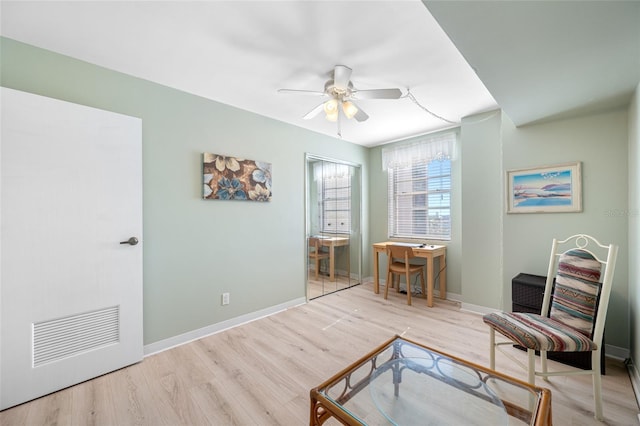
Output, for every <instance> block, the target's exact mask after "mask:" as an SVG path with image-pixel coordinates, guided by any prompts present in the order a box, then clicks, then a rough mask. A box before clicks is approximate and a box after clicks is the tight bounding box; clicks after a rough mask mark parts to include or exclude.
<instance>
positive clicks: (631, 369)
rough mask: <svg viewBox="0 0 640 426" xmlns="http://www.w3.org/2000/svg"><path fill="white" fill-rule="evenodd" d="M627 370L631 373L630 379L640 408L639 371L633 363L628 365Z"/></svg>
mask: <svg viewBox="0 0 640 426" xmlns="http://www.w3.org/2000/svg"><path fill="white" fill-rule="evenodd" d="M627 370H628V372H629V379H631V387H632V388H633V394H634V395H635V397H636V403H637V404H638V406H640V375H639V374H638V370H637V369H636V367H635V364H634V363H633V362H630V363H629V364H628V365H627ZM638 418H639V419H640V414H638Z"/></svg>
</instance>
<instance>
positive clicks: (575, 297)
mask: <svg viewBox="0 0 640 426" xmlns="http://www.w3.org/2000/svg"><path fill="white" fill-rule="evenodd" d="M601 271H602V264H601V263H600V261H598V259H597V258H596V257H595V256H594V255H593V254H592V253H591V252H589V251H587V250H584V249H580V248H578V249H572V250H569V251H567V252H565V253H563V254H562V255H561V256H560V258H559V261H558V270H557V275H556V282H555V285H554V289H553V296H552V300H551V310H550V312H549V316H550V317H551V318H553V319H555V320H556V321H560V322H562V323H564V324H566V325H568V326H570V327H571V328H573V329H575V330H576V331H578V332H580V333H582V334H584V335H585V336H588V337H592V336H593V332H594V324H595V319H596V310H597V308H598V298H599V296H600V290H601V283H600V276H601Z"/></svg>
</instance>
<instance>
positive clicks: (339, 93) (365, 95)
mask: <svg viewBox="0 0 640 426" xmlns="http://www.w3.org/2000/svg"><path fill="white" fill-rule="evenodd" d="M351 72H352V70H351V68H349V67H347V66H345V65H336V66H335V68H334V70H333V73H332V74H333V78H332V79H330V80H328V81H327V82H326V83H325V84H324V91H322V92H320V91H313V90H297V89H279V90H278V93H293V94H303V95H317V96H322V97H325V98H327V97H328V98H329V99H328V100H326V101H323V102H322V103H321V104H319V105H317V106H316V107H315V108H313V109H312V110H311V111H309V112H308V113H307V114H305V115H304V117H302V118H303V119H305V120H309V119H311V118H313V117H315V116H317V115H318V114H320V112H322V111H324V113H325V118H326V119H327V120H329V121H336V122H337V123H338V136H341V134H340V117H341V116H342V115H344V116H345V117H347V118H348V119H351V118H355V119H356V121H365V120H367V119H368V118H369V115H367V113H366V112H364V111H363V110H362V109H361V108H360V107H359V106H357V105H356V104H355V102H354V101H359V100H362V99H398V98H400V96H402V91H401V90H400V89H397V88H393V89H367V90H358V89H356V88H355V87H354V86H353V83H352V82H351ZM340 111H342V114H341V113H340Z"/></svg>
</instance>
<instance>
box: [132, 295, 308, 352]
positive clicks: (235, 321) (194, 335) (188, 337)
mask: <svg viewBox="0 0 640 426" xmlns="http://www.w3.org/2000/svg"><path fill="white" fill-rule="evenodd" d="M305 303H307V300H306V299H305V298H304V297H301V298H298V299H293V300H290V301H288V302H285V303H281V304H279V305H275V306H271V307H269V308H265V309H261V310H259V311H256V312H250V313H248V314H245V315H240V316H239V317H235V318H231V319H229V320H226V321H222V322H219V323H216V324H211V325H208V326H206V327H202V328H199V329H197V330H193V331H189V332H187V333H183V334H179V335H177V336H173V337H170V338H168V339H164V340H160V341H157V342H154V343H150V344H148V345H145V346H144V348H143V349H144V356H145V357H147V356H149V355H153V354H156V353H158V352H162V351H166V350H167V349H171V348H174V347H176V346H180V345H184V344H185V343H189V342H192V341H194V340H198V339H201V338H203V337H206V336H210V335H212V334H216V333H220V332H221V331H224V330H228V329H230V328H233V327H237V326H239V325H242V324H246V323H248V322H251V321H255V320H257V319H260V318H264V317H267V316H269V315H273V314H275V313H278V312H281V311H284V310H286V309H289V308H293V307H295V306H299V305H303V304H305Z"/></svg>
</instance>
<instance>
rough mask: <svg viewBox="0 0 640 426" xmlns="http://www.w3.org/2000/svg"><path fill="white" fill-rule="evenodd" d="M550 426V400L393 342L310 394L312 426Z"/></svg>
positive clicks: (516, 383) (539, 391) (545, 393)
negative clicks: (388, 425)
mask: <svg viewBox="0 0 640 426" xmlns="http://www.w3.org/2000/svg"><path fill="white" fill-rule="evenodd" d="M325 422H327V424H346V425H386V424H390V425H398V426H400V425H492V426H493V425H496V426H497V425H551V392H550V391H549V390H548V389H545V388H540V387H536V386H532V385H530V384H528V383H526V382H523V381H520V380H518V379H515V378H512V377H509V376H506V375H503V374H500V373H498V372H495V371H492V370H489V369H487V368H484V367H481V366H479V365H476V364H473V363H471V362H468V361H465V360H462V359H460V358H456V357H453V356H451V355H447V354H444V353H442V352H438V351H436V350H433V349H430V348H428V347H426V346H423V345H421V344H419V343H416V342H413V341H410V340H407V339H404V338H401V337H399V336H395V337H394V338H393V339H391V340H389V341H387V342H385V343H384V344H382V345H381V346H380V347H378V348H377V349H375V350H373V351H372V352H371V353H369V354H367V355H366V356H364V357H362V358H361V359H359V360H358V361H356V362H355V363H353V364H352V365H350V366H349V367H347V368H345V369H344V370H343V371H341V372H339V373H338V374H336V375H335V376H333V377H332V378H331V379H329V380H327V381H326V382H324V383H323V384H321V385H320V386H318V387H316V388H314V389H312V390H311V417H310V424H311V425H322V424H324V423H325Z"/></svg>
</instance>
